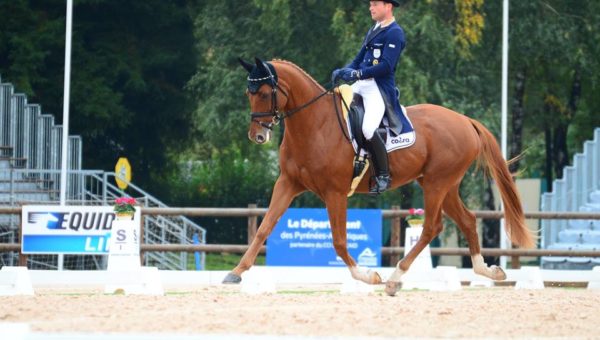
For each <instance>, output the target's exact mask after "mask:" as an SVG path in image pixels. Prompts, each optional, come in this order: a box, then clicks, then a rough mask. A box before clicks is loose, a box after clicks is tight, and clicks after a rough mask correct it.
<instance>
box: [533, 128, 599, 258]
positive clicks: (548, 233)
mask: <svg viewBox="0 0 600 340" xmlns="http://www.w3.org/2000/svg"><path fill="white" fill-rule="evenodd" d="M542 211H581V212H600V128H597V129H596V130H595V131H594V139H593V140H591V141H586V142H585V144H584V145H583V153H578V154H576V155H575V156H574V157H573V165H572V166H568V167H566V168H565V171H564V176H563V178H561V179H557V180H555V181H554V183H553V191H552V192H550V193H545V194H543V195H542ZM542 247H543V248H547V249H565V250H600V221H599V220H544V221H542ZM541 261H542V267H544V268H548V269H589V268H592V267H594V266H598V265H600V258H589V257H542V260H541Z"/></svg>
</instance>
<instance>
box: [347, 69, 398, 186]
mask: <svg viewBox="0 0 600 340" xmlns="http://www.w3.org/2000/svg"><path fill="white" fill-rule="evenodd" d="M352 89H353V90H354V92H355V93H358V94H360V95H361V96H362V98H363V101H364V105H365V118H364V121H363V125H362V132H363V135H364V136H365V139H366V140H367V147H368V149H369V153H370V154H371V159H372V161H373V165H374V166H375V181H374V182H375V183H374V186H373V187H371V188H370V190H369V193H371V194H379V193H381V192H383V191H385V190H386V189H387V188H388V187H389V184H390V174H389V169H388V156H387V151H386V149H385V142H384V141H383V136H381V135H379V134H378V133H376V132H375V131H376V130H377V128H378V127H379V124H381V120H382V119H383V115H384V113H385V103H384V102H383V97H382V96H381V92H380V91H379V87H378V86H377V83H376V82H375V80H373V79H368V80H362V81H358V82H356V83H354V84H353V85H352Z"/></svg>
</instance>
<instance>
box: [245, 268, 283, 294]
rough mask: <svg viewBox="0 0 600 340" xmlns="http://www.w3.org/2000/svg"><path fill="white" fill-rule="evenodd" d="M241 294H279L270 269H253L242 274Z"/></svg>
mask: <svg viewBox="0 0 600 340" xmlns="http://www.w3.org/2000/svg"><path fill="white" fill-rule="evenodd" d="M241 292H242V293H246V294H251V295H257V294H275V293H277V288H276V287H275V280H274V279H273V274H272V273H271V271H270V270H269V269H268V268H264V267H251V268H250V270H248V271H246V272H244V273H243V274H242V287H241Z"/></svg>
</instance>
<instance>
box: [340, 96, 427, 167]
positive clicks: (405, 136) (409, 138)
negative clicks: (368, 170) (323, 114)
mask: <svg viewBox="0 0 600 340" xmlns="http://www.w3.org/2000/svg"><path fill="white" fill-rule="evenodd" d="M401 107H402V114H403V115H404V117H405V118H406V120H407V121H408V123H409V124H410V130H411V131H409V132H406V133H401V134H399V135H398V136H392V135H391V134H390V128H389V127H388V122H387V118H386V117H384V118H383V125H385V127H386V130H387V139H386V140H387V142H386V143H385V148H386V150H387V152H388V153H390V152H392V151H394V150H398V149H404V148H407V147H409V146H411V145H413V144H415V141H416V140H417V134H416V133H415V130H414V128H413V125H412V122H411V121H410V119H409V118H408V115H407V114H406V108H405V107H404V106H401ZM348 119H349V118H348V117H346V129H347V130H348V135H349V136H350V138H351V139H352V147H353V148H354V152H356V150H357V149H358V144H356V140H355V139H354V136H353V135H352V131H350V122H349V121H348ZM402 130H404V127H403V128H402ZM365 154H366V151H365V150H361V156H364V155H365Z"/></svg>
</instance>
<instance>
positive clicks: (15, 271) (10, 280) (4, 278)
mask: <svg viewBox="0 0 600 340" xmlns="http://www.w3.org/2000/svg"><path fill="white" fill-rule="evenodd" d="M11 295H34V292H33V286H32V285H31V277H30V276H29V271H28V270H27V267H9V266H4V267H2V269H0V296H11Z"/></svg>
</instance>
